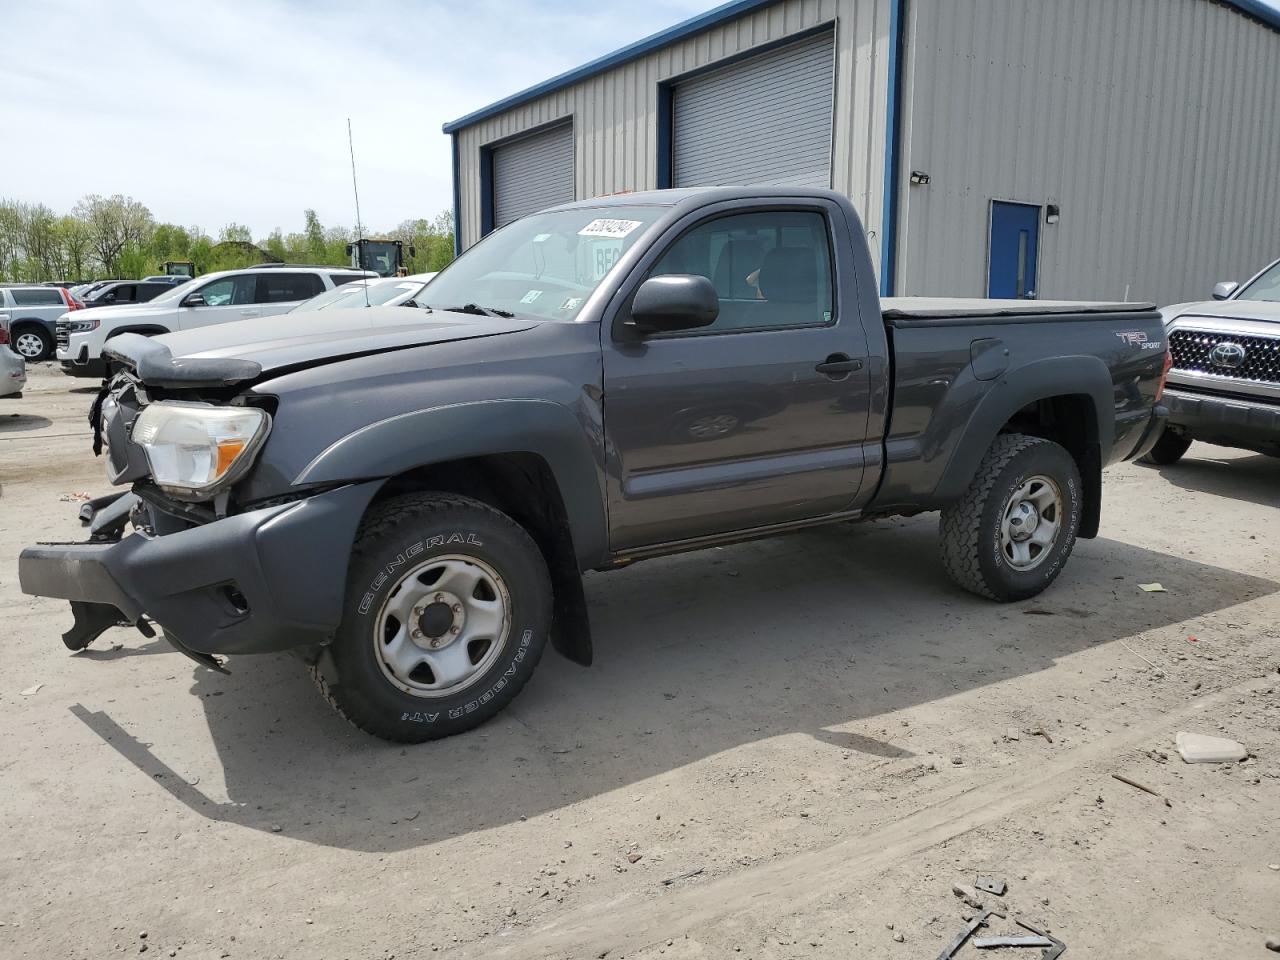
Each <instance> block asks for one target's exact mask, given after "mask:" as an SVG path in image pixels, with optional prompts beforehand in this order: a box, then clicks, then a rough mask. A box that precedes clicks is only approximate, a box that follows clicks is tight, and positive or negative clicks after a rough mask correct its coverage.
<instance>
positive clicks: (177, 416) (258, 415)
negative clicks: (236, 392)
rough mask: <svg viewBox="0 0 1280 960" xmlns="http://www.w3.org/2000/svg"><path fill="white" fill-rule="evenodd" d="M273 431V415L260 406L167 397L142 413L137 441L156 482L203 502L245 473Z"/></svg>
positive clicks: (135, 426) (135, 434) (136, 429)
mask: <svg viewBox="0 0 1280 960" xmlns="http://www.w3.org/2000/svg"><path fill="white" fill-rule="evenodd" d="M270 429H271V417H270V416H269V415H268V414H267V413H266V411H264V410H259V409H258V408H256V407H219V406H214V405H213V404H210V403H193V402H188V401H181V400H161V401H158V402H156V403H153V404H151V405H149V406H147V407H145V408H144V409H143V411H142V412H141V413H140V414H138V419H137V420H136V421H134V424H133V442H134V443H136V444H137V445H138V446H140V447H141V448H142V449H143V451H144V452H145V453H146V455H147V463H148V465H149V466H150V467H151V479H152V480H154V481H155V483H156V486H158V487H159V488H160V489H161V490H164V491H165V492H166V493H170V494H173V495H174V496H177V497H182V498H185V499H195V500H203V499H206V498H208V497H212V496H213V495H214V494H216V493H218V492H219V491H220V490H223V489H225V488H227V487H228V486H230V485H231V484H233V483H235V481H236V480H238V479H239V478H240V477H241V476H243V475H244V473H245V471H246V470H248V469H249V467H250V466H251V465H252V463H253V458H254V457H255V456H256V455H257V452H258V450H259V449H260V448H261V447H262V443H263V441H264V440H266V438H267V433H268V431H269V430H270Z"/></svg>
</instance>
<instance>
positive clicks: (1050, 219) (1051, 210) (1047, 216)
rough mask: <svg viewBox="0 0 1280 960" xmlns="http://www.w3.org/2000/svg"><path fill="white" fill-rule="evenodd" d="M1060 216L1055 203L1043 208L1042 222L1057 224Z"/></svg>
mask: <svg viewBox="0 0 1280 960" xmlns="http://www.w3.org/2000/svg"><path fill="white" fill-rule="evenodd" d="M1060 216H1061V211H1059V209H1058V205H1057V204H1056V203H1051V204H1049V205H1048V206H1046V207H1045V208H1044V222H1045V223H1057V222H1058V220H1059V218H1060Z"/></svg>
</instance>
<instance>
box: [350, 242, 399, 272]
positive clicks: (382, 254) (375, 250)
mask: <svg viewBox="0 0 1280 960" xmlns="http://www.w3.org/2000/svg"><path fill="white" fill-rule="evenodd" d="M398 250H399V246H398V245H397V244H395V243H392V242H391V241H390V240H365V241H364V246H363V247H361V248H360V264H359V266H360V268H361V269H362V270H372V271H373V272H374V273H376V274H378V275H379V276H382V277H389V276H391V275H392V274H393V273H395V272H396V267H398V266H400V262H399V261H400V257H399V254H398V252H397V251H398Z"/></svg>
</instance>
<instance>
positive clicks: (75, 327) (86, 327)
mask: <svg viewBox="0 0 1280 960" xmlns="http://www.w3.org/2000/svg"><path fill="white" fill-rule="evenodd" d="M101 322H102V321H100V320H68V321H67V322H66V323H67V329H68V330H70V331H71V332H72V333H88V332H89V331H90V330H97V329H98V324H99V323H101Z"/></svg>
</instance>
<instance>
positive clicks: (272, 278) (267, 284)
mask: <svg viewBox="0 0 1280 960" xmlns="http://www.w3.org/2000/svg"><path fill="white" fill-rule="evenodd" d="M323 289H324V282H323V281H322V280H321V279H320V278H319V277H318V276H317V275H316V274H314V273H276V272H275V271H272V272H271V273H260V274H258V302H259V303H289V302H290V301H292V300H309V299H310V298H311V297H314V296H315V295H316V294H317V293H319V292H320V291H321V290H323Z"/></svg>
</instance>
